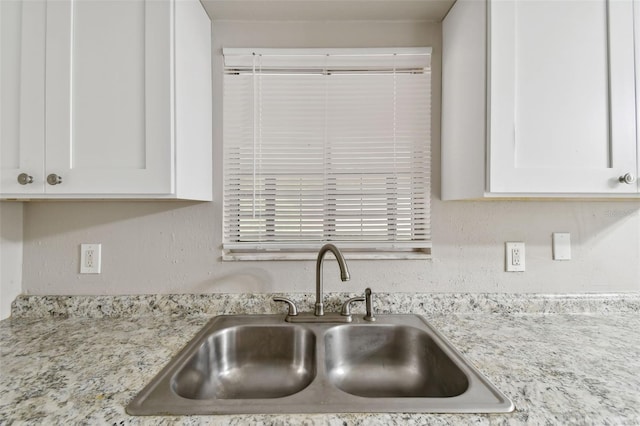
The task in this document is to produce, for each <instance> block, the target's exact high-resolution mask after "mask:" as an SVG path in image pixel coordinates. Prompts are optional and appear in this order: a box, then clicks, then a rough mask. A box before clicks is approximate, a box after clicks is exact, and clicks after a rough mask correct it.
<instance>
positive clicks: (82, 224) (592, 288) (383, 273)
mask: <svg viewBox="0 0 640 426" xmlns="http://www.w3.org/2000/svg"><path fill="white" fill-rule="evenodd" d="M213 44H214V81H213V83H214V188H215V189H214V201H213V202H211V203H192V202H158V203H155V202H54V203H50V202H42V203H39V202H32V203H28V204H26V205H25V218H24V220H25V229H24V264H25V267H24V270H23V278H24V282H23V290H24V292H25V293H30V294H136V293H209V292H310V291H313V288H314V269H315V262H314V261H291V262H222V261H221V260H220V254H221V242H222V236H221V223H222V219H221V204H222V203H221V191H222V188H221V182H222V167H221V161H220V158H221V154H222V129H221V123H222V101H221V93H222V71H221V70H222V58H221V47H222V46H225V47H373V46H382V47H384V46H408V47H410V46H425V45H427V46H428V45H430V46H433V48H434V51H433V68H434V70H433V79H434V85H433V94H432V96H433V117H432V128H433V135H432V138H433V142H432V157H433V181H432V192H433V198H434V200H433V204H432V224H433V245H434V249H433V260H431V261H417V260H412V261H351V262H349V267H350V269H351V276H352V279H351V281H350V282H348V283H342V282H340V280H339V277H338V272H337V266H336V265H335V263H333V262H327V264H326V265H325V269H326V272H325V274H324V277H325V290H326V291H345V290H347V291H358V292H359V291H361V290H363V289H364V288H365V287H366V286H371V287H372V288H373V289H374V290H376V291H402V292H414V291H415V292H545V293H556V292H631V291H639V290H640V203H639V202H580V201H568V202H566V201H545V202H523V201H500V202H442V201H440V200H439V192H440V190H439V188H440V178H439V175H440V126H439V122H440V107H439V105H440V96H441V94H440V84H439V83H438V82H439V81H440V63H441V27H440V25H439V24H434V23H420V22H287V23H285V22H270V23H255V22H232V21H229V22H216V24H215V25H214V35H213ZM560 231H562V232H570V233H571V236H572V245H573V260H571V261H564V262H561V261H553V260H552V258H551V233H552V232H560ZM505 241H524V242H525V243H526V245H527V246H526V263H527V271H526V272H524V273H506V272H503V271H504V242H505ZM80 243H102V245H103V246H102V256H103V259H102V261H103V263H102V270H103V273H102V274H100V275H80V274H79V265H78V261H79V244H80ZM332 263H333V264H332ZM333 269H335V273H334V272H332V270H333Z"/></svg>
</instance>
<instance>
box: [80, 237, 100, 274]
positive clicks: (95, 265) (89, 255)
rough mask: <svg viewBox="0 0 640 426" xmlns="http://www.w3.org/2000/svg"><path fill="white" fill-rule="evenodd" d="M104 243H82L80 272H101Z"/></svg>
mask: <svg viewBox="0 0 640 426" xmlns="http://www.w3.org/2000/svg"><path fill="white" fill-rule="evenodd" d="M101 251H102V244H80V273H81V274H99V273H100V269H101V268H100V267H101V263H102V262H101V260H102V259H101Z"/></svg>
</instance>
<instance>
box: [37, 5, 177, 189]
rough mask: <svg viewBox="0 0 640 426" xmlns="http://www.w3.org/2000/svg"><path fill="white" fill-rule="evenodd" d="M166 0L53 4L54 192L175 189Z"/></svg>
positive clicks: (49, 56)
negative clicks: (56, 181) (57, 179)
mask: <svg viewBox="0 0 640 426" xmlns="http://www.w3.org/2000/svg"><path fill="white" fill-rule="evenodd" d="M172 20H173V14H172V9H171V5H170V3H169V2H168V1H166V0H149V1H144V0H131V1H108V0H51V1H49V2H48V5H47V36H46V39H47V48H46V60H47V63H46V67H47V75H46V111H47V118H46V167H45V174H46V175H49V174H56V175H59V176H60V177H61V179H62V182H61V183H60V184H57V185H47V189H46V191H47V193H52V194H56V193H60V194H135V193H141V194H153V193H160V194H162V193H171V192H173V190H174V188H173V179H172V175H173V172H174V171H173V167H174V162H173V154H172V152H173V144H174V140H173V139H174V138H173V124H172V123H173V119H172V118H173V117H172V107H171V102H172V100H173V99H172V91H171V88H172V85H171V78H172V75H171V59H172V58H171V55H172V50H171V41H170V37H171V32H170V30H171V25H172Z"/></svg>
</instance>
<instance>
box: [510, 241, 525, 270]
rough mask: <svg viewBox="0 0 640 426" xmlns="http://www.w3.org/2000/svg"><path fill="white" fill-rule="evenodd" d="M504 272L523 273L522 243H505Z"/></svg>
mask: <svg viewBox="0 0 640 426" xmlns="http://www.w3.org/2000/svg"><path fill="white" fill-rule="evenodd" d="M505 246H506V247H505V270H506V271H507V272H524V270H525V263H524V243H521V242H508V243H505Z"/></svg>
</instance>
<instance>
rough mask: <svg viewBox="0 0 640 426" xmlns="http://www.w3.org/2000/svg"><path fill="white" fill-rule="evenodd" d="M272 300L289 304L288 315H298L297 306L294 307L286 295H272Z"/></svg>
mask: <svg viewBox="0 0 640 426" xmlns="http://www.w3.org/2000/svg"><path fill="white" fill-rule="evenodd" d="M273 301H274V302H284V303H286V304H287V305H289V314H288V315H289V316H290V317H295V316H296V315H298V308H296V304H295V303H293V300H290V299H287V298H286V297H274V298H273Z"/></svg>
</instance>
